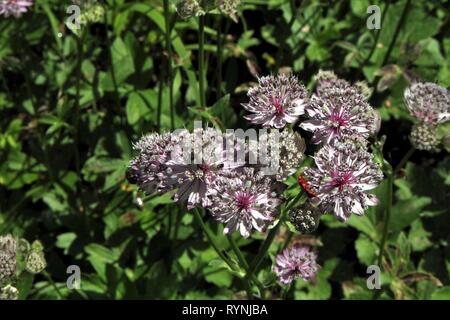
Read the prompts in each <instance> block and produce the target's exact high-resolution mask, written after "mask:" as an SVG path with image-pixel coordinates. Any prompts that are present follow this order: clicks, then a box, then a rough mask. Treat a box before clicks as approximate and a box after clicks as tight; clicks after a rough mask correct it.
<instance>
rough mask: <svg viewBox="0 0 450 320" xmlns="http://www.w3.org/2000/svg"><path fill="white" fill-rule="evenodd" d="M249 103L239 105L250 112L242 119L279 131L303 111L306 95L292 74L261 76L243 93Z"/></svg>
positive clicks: (294, 120) (293, 121)
mask: <svg viewBox="0 0 450 320" xmlns="http://www.w3.org/2000/svg"><path fill="white" fill-rule="evenodd" d="M247 95H248V97H249V99H250V101H249V102H248V103H244V104H242V106H243V107H244V109H246V110H247V111H249V112H251V114H250V115H247V116H245V117H244V118H245V119H247V120H249V121H250V122H252V123H254V124H259V125H262V126H263V127H270V128H278V129H279V128H283V127H285V126H286V125H287V124H292V123H295V122H296V121H297V120H298V117H299V116H300V115H302V114H304V112H305V107H306V105H307V102H308V92H307V90H306V88H305V87H304V86H303V85H302V84H300V82H299V81H298V79H297V78H296V77H295V76H292V75H284V74H281V75H278V76H273V75H270V76H265V77H260V78H259V79H258V85H257V86H255V87H252V88H250V90H248V93H247Z"/></svg>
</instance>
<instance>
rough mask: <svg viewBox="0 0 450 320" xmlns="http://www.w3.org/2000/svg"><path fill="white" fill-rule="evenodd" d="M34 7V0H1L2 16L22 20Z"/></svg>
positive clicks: (0, 9) (0, 10) (0, 12)
mask: <svg viewBox="0 0 450 320" xmlns="http://www.w3.org/2000/svg"><path fill="white" fill-rule="evenodd" d="M32 5H33V0H0V16H1V15H4V16H5V17H6V18H8V17H10V16H14V17H15V18H20V17H21V16H22V14H24V13H25V12H27V11H28V9H29V7H31V6H32Z"/></svg>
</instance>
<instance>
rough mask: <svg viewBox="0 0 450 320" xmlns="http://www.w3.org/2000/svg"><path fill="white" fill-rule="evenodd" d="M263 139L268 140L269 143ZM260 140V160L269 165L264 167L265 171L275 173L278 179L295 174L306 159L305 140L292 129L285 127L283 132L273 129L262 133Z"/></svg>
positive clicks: (270, 173) (282, 179)
mask: <svg viewBox="0 0 450 320" xmlns="http://www.w3.org/2000/svg"><path fill="white" fill-rule="evenodd" d="M275 135H277V136H276V137H275ZM262 141H267V144H266V143H263V142H262ZM259 142H260V143H259V145H260V150H259V152H260V153H259V161H260V162H261V163H262V164H266V165H268V167H266V168H264V170H265V173H266V174H267V175H274V176H275V178H276V179H277V180H278V181H284V180H286V179H287V178H288V177H289V176H291V175H292V174H294V173H295V172H296V171H297V170H298V168H300V166H301V164H302V163H303V161H304V159H305V153H304V152H305V149H306V144H305V140H304V139H303V138H302V136H301V135H300V134H299V133H297V132H294V131H293V130H292V129H289V128H285V129H284V130H283V131H281V132H279V131H277V130H275V131H274V130H271V131H270V132H268V133H266V134H264V135H261V136H260V141H259Z"/></svg>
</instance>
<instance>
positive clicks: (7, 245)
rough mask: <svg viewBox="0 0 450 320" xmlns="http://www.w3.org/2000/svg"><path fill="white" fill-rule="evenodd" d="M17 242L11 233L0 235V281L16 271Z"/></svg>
mask: <svg viewBox="0 0 450 320" xmlns="http://www.w3.org/2000/svg"><path fill="white" fill-rule="evenodd" d="M16 250H17V242H16V240H15V239H14V238H13V237H12V236H11V235H6V236H3V237H0V282H1V281H2V280H5V279H8V278H10V277H11V276H13V275H14V273H15V272H16V264H17V260H16Z"/></svg>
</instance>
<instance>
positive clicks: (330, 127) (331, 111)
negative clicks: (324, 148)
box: [300, 86, 379, 144]
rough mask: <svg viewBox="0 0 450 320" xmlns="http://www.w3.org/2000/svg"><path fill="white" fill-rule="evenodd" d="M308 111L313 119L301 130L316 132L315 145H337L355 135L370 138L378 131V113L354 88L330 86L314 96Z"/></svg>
mask: <svg viewBox="0 0 450 320" xmlns="http://www.w3.org/2000/svg"><path fill="white" fill-rule="evenodd" d="M306 112H307V114H308V116H309V117H310V119H309V120H306V121H304V122H303V123H302V124H301V125H300V127H301V128H303V129H304V130H307V131H311V132H313V133H314V135H313V138H312V140H311V141H312V143H314V144H319V143H324V144H333V143H335V142H336V141H343V140H344V139H345V138H347V137H351V136H360V137H363V138H365V139H367V138H368V137H369V136H370V135H371V134H375V133H376V132H377V129H378V122H379V121H378V117H377V114H376V112H375V110H374V109H373V108H372V107H371V106H370V105H369V104H368V103H367V102H366V99H365V98H364V97H363V96H362V95H361V94H359V93H358V91H357V90H356V89H355V88H354V87H351V86H348V87H345V86H344V87H330V88H328V89H326V90H323V91H322V92H321V94H320V95H314V96H313V97H312V98H311V101H310V104H309V105H308V107H306Z"/></svg>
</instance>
